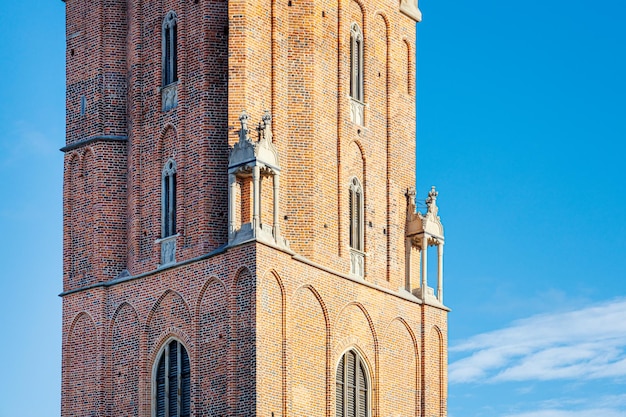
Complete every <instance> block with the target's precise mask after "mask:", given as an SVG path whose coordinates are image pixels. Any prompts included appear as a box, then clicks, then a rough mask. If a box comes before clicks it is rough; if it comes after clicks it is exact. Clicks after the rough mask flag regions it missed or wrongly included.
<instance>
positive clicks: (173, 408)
mask: <svg viewBox="0 0 626 417" xmlns="http://www.w3.org/2000/svg"><path fill="white" fill-rule="evenodd" d="M169 357H170V366H169V381H168V382H169V398H168V402H169V416H168V417H178V342H172V343H170V355H169Z"/></svg>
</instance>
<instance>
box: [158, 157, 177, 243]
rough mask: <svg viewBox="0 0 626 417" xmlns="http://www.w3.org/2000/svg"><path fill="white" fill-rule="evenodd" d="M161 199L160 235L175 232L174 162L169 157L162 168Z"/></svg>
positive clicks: (169, 234) (166, 235) (164, 235)
mask: <svg viewBox="0 0 626 417" xmlns="http://www.w3.org/2000/svg"><path fill="white" fill-rule="evenodd" d="M162 183H163V184H162V201H161V223H162V228H161V229H162V230H161V237H164V238H165V237H168V236H172V235H175V234H176V162H174V160H173V159H170V160H168V161H167V163H166V164H165V167H164V168H163V175H162Z"/></svg>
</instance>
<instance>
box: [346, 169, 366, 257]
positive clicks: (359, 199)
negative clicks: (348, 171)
mask: <svg viewBox="0 0 626 417" xmlns="http://www.w3.org/2000/svg"><path fill="white" fill-rule="evenodd" d="M349 195H350V201H349V206H350V247H351V248H352V249H356V250H359V251H363V240H364V239H363V187H361V183H360V182H359V180H358V179H356V178H352V180H351V181H350V194H349Z"/></svg>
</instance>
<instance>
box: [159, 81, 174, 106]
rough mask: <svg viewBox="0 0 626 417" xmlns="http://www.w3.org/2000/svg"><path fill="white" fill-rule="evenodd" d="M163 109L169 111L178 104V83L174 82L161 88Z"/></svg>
mask: <svg viewBox="0 0 626 417" xmlns="http://www.w3.org/2000/svg"><path fill="white" fill-rule="evenodd" d="M161 100H162V101H163V111H168V110H170V109H173V108H174V107H176V106H178V83H172V84H170V85H168V86H166V87H163V88H162V89H161Z"/></svg>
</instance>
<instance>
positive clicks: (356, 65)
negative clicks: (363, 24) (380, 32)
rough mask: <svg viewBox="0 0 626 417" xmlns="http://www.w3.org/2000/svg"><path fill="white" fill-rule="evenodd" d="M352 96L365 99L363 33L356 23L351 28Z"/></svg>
mask: <svg viewBox="0 0 626 417" xmlns="http://www.w3.org/2000/svg"><path fill="white" fill-rule="evenodd" d="M350 97H352V98H353V99H354V100H358V101H360V102H362V101H363V33H362V32H361V28H360V27H359V25H358V24H356V23H353V24H352V27H351V29H350Z"/></svg>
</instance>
